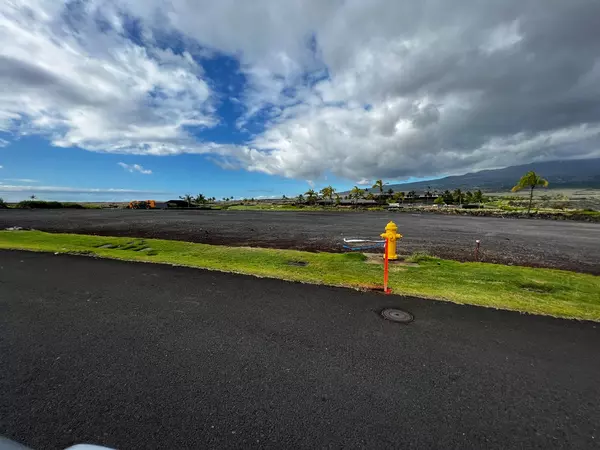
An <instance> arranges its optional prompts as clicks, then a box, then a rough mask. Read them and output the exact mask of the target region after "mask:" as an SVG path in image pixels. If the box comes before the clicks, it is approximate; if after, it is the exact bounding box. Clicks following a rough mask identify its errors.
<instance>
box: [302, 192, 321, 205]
mask: <svg viewBox="0 0 600 450" xmlns="http://www.w3.org/2000/svg"><path fill="white" fill-rule="evenodd" d="M304 195H306V199H307V200H308V203H309V204H313V205H314V204H315V202H316V201H317V198H319V196H318V195H317V193H316V192H315V191H314V189H309V190H308V191H307V192H305V193H304Z"/></svg>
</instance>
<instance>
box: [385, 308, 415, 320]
mask: <svg viewBox="0 0 600 450" xmlns="http://www.w3.org/2000/svg"><path fill="white" fill-rule="evenodd" d="M381 316H382V317H383V318H384V319H387V320H391V321H392V322H400V323H410V322H412V321H413V319H414V317H413V315H412V314H411V313H409V312H406V311H402V310H401V309H384V310H383V311H381Z"/></svg>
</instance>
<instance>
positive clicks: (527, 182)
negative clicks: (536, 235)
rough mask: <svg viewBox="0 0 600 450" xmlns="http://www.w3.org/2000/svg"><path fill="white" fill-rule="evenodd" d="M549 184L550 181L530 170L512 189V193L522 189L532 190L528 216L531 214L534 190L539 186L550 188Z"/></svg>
mask: <svg viewBox="0 0 600 450" xmlns="http://www.w3.org/2000/svg"><path fill="white" fill-rule="evenodd" d="M548 184H550V183H548V180H546V179H544V178H542V177H540V176H539V175H538V174H537V173H535V172H534V171H533V170H530V171H529V172H527V173H526V174H525V175H523V176H522V177H521V179H520V180H519V182H518V183H517V185H516V186H515V187H513V188H512V191H513V192H517V191H520V190H521V189H526V188H527V189H530V192H529V206H528V207H527V214H529V213H530V212H531V203H532V202H533V190H534V189H535V188H536V187H537V186H541V187H548Z"/></svg>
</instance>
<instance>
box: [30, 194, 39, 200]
mask: <svg viewBox="0 0 600 450" xmlns="http://www.w3.org/2000/svg"><path fill="white" fill-rule="evenodd" d="M29 198H30V199H31V200H35V199H36V198H37V197H36V196H35V194H33V195H30V196H29Z"/></svg>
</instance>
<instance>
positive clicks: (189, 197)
mask: <svg viewBox="0 0 600 450" xmlns="http://www.w3.org/2000/svg"><path fill="white" fill-rule="evenodd" d="M179 198H180V199H181V200H183V201H185V202H187V204H188V208H189V207H191V206H192V202H193V201H194V197H192V195H191V194H185V195H184V196H181V195H180V196H179Z"/></svg>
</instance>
